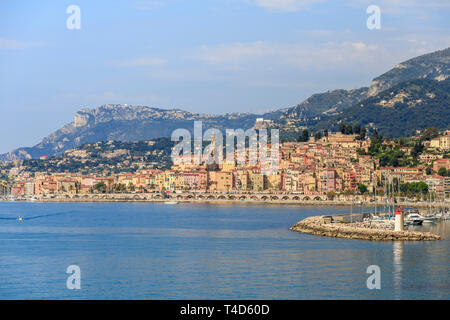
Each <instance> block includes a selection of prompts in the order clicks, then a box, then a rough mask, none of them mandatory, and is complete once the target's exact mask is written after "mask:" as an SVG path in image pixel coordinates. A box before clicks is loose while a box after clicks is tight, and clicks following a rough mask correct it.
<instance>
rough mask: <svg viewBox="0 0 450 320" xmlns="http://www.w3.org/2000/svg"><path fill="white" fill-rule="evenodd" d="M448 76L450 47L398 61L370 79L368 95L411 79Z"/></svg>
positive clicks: (437, 78)
mask: <svg viewBox="0 0 450 320" xmlns="http://www.w3.org/2000/svg"><path fill="white" fill-rule="evenodd" d="M448 77H450V48H447V49H444V50H439V51H435V52H432V53H428V54H424V55H421V56H418V57H415V58H412V59H409V60H407V61H405V62H402V63H399V64H398V65H396V66H395V67H394V68H392V69H391V70H389V71H388V72H386V73H384V74H382V75H381V76H379V77H376V78H375V79H373V80H372V83H371V85H370V88H369V92H368V95H369V96H375V95H376V94H377V93H380V92H381V91H384V90H386V89H388V88H390V87H392V86H394V85H396V84H399V83H401V82H405V81H408V80H412V79H423V78H427V79H434V80H438V81H442V80H445V79H447V78H448Z"/></svg>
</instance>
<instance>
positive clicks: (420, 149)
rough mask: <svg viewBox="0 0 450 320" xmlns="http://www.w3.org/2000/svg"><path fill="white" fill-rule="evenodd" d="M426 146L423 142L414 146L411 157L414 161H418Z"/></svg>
mask: <svg viewBox="0 0 450 320" xmlns="http://www.w3.org/2000/svg"><path fill="white" fill-rule="evenodd" d="M423 149H424V146H423V143H422V141H418V142H416V143H415V144H414V148H413V149H412V150H411V155H412V157H413V158H414V159H417V157H418V156H419V155H420V154H421V153H422V152H423Z"/></svg>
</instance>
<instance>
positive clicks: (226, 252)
mask: <svg viewBox="0 0 450 320" xmlns="http://www.w3.org/2000/svg"><path fill="white" fill-rule="evenodd" d="M337 212H349V208H344V207H341V208H329V207H296V206H288V205H285V206H282V205H273V206H271V205H244V204H242V205H241V204H236V205H229V206H227V205H219V206H216V205H208V204H178V205H164V204H154V203H19V202H15V203H8V202H3V203H0V298H1V299H366V298H367V299H449V298H450V278H449V273H450V272H449V271H450V267H449V263H450V258H449V249H450V241H449V238H450V223H449V222H448V221H447V222H445V223H440V224H437V225H433V226H431V227H424V228H430V229H431V231H433V232H436V233H439V234H441V235H443V236H444V237H445V238H446V240H443V241H439V242H370V241H360V240H348V239H334V238H327V237H319V236H312V235H306V234H301V233H297V232H293V231H290V230H289V227H290V226H291V225H292V224H294V223H295V222H297V221H299V220H301V219H302V218H304V217H306V216H310V215H319V214H329V213H337ZM19 216H23V217H24V220H23V221H18V220H17V217H19ZM69 265H78V266H79V267H80V268H81V290H68V289H67V288H66V280H67V277H68V276H69V275H68V274H66V268H67V267H68V266H69ZM369 265H378V266H379V267H380V268H381V290H369V289H367V286H366V280H367V277H368V276H369V274H367V273H366V269H367V267H368V266H369Z"/></svg>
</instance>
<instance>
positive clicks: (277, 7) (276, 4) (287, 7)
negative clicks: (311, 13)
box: [245, 0, 324, 11]
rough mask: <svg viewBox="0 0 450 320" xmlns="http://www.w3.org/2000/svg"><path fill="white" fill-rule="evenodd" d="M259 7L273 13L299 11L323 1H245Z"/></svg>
mask: <svg viewBox="0 0 450 320" xmlns="http://www.w3.org/2000/svg"><path fill="white" fill-rule="evenodd" d="M245 1H246V2H249V3H253V4H255V5H257V6H259V7H262V8H264V9H267V10H274V11H299V10H302V9H304V8H305V7H307V6H309V5H311V4H314V3H317V2H322V1H324V0H245Z"/></svg>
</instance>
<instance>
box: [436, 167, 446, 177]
mask: <svg viewBox="0 0 450 320" xmlns="http://www.w3.org/2000/svg"><path fill="white" fill-rule="evenodd" d="M437 174H438V175H439V176H441V177H445V176H447V174H448V172H447V169H445V168H444V167H440V168H439V170H438V172H437Z"/></svg>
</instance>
